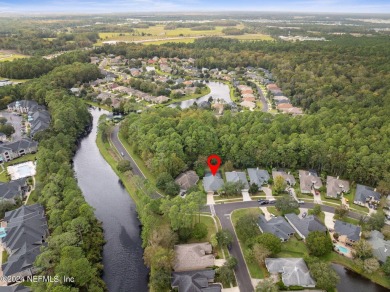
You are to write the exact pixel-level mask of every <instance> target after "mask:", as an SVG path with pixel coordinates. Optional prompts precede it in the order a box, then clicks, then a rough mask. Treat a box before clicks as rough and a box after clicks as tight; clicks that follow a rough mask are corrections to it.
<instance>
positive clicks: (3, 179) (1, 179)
mask: <svg viewBox="0 0 390 292" xmlns="http://www.w3.org/2000/svg"><path fill="white" fill-rule="evenodd" d="M0 170H1V171H2V173H0V182H9V177H8V172H7V170H3V169H2V168H0Z"/></svg>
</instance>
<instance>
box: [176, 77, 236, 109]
mask: <svg viewBox="0 0 390 292" xmlns="http://www.w3.org/2000/svg"><path fill="white" fill-rule="evenodd" d="M206 84H207V86H208V87H210V93H209V94H207V95H204V96H201V97H199V98H193V99H188V100H184V101H181V102H176V103H172V104H171V105H169V107H177V106H180V107H181V108H182V109H184V108H189V107H190V106H191V105H193V104H194V102H196V103H198V104H199V103H201V102H202V101H208V100H209V98H210V96H211V97H212V98H213V99H214V100H217V99H219V100H224V101H225V103H231V102H232V100H231V99H230V89H229V86H228V85H226V84H224V83H222V82H214V81H210V82H209V83H206Z"/></svg>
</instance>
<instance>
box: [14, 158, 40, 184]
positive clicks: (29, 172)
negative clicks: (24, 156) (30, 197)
mask: <svg viewBox="0 0 390 292" xmlns="http://www.w3.org/2000/svg"><path fill="white" fill-rule="evenodd" d="M7 171H8V173H9V175H10V176H11V180H15V179H19V178H23V177H29V176H34V175H35V173H36V170H35V164H34V162H33V161H27V162H23V163H20V164H16V165H11V166H8V167H7Z"/></svg>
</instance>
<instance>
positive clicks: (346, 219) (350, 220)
mask: <svg viewBox="0 0 390 292" xmlns="http://www.w3.org/2000/svg"><path fill="white" fill-rule="evenodd" d="M334 219H335V220H340V221H344V222H347V223H351V224H354V225H359V220H357V219H353V218H350V217H343V218H340V217H339V216H337V215H334Z"/></svg>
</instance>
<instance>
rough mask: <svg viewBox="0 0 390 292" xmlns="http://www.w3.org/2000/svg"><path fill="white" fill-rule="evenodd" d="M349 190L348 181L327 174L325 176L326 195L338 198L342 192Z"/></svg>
mask: <svg viewBox="0 0 390 292" xmlns="http://www.w3.org/2000/svg"><path fill="white" fill-rule="evenodd" d="M348 192H349V181H347V180H341V179H339V177H337V178H336V177H333V176H328V177H327V178H326V196H328V197H331V198H340V197H341V195H342V194H343V193H348Z"/></svg>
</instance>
